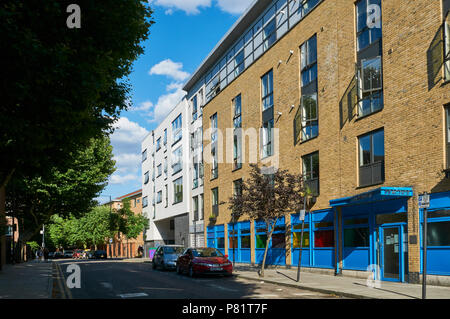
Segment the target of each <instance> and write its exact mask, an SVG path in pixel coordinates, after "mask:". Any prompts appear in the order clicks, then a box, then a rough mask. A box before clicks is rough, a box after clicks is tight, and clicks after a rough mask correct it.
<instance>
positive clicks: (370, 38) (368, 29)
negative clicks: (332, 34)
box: [355, 0, 383, 52]
mask: <svg viewBox="0 0 450 319" xmlns="http://www.w3.org/2000/svg"><path fill="white" fill-rule="evenodd" d="M369 1H373V0H359V1H356V2H355V18H356V21H355V31H356V51H357V52H361V51H364V50H365V49H367V48H368V47H370V46H371V45H372V44H374V43H376V42H377V41H380V40H381V39H382V38H383V14H382V11H381V12H380V14H381V16H380V24H381V27H380V29H381V31H380V32H381V36H380V37H379V38H377V39H375V40H373V39H372V36H373V34H372V32H371V28H369V26H368V25H367V8H368V6H369V5H370V3H369ZM359 3H365V6H364V8H365V10H366V12H365V15H364V17H365V18H366V23H365V24H364V25H365V26H364V27H363V28H362V29H361V30H359V31H358V26H359V20H358V19H359V15H358V4H359ZM379 6H380V8H381V1H380V4H379ZM366 31H368V35H369V36H368V42H367V45H366V46H365V47H363V48H360V47H359V43H360V42H359V36H360V35H362V34H363V33H364V32H366Z"/></svg>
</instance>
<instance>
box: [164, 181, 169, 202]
mask: <svg viewBox="0 0 450 319" xmlns="http://www.w3.org/2000/svg"><path fill="white" fill-rule="evenodd" d="M164 189H165V192H166V205H165V207H167V206H169V186H168V185H167V184H166V185H165V186H164Z"/></svg>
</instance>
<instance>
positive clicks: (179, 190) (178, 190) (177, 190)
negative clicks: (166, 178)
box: [173, 177, 183, 204]
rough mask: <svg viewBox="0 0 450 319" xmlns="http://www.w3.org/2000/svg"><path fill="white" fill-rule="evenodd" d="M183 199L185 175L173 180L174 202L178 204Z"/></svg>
mask: <svg viewBox="0 0 450 319" xmlns="http://www.w3.org/2000/svg"><path fill="white" fill-rule="evenodd" d="M182 201H183V177H180V178H178V179H176V180H175V181H174V182H173V203H174V204H177V203H180V202H182Z"/></svg>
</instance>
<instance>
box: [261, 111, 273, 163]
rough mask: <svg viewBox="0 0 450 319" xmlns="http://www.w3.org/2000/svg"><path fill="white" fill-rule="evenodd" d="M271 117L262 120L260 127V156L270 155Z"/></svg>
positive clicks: (271, 153)
mask: <svg viewBox="0 0 450 319" xmlns="http://www.w3.org/2000/svg"><path fill="white" fill-rule="evenodd" d="M272 133H273V119H271V120H269V121H267V122H264V123H263V127H262V128H261V151H262V154H261V156H262V158H265V157H268V156H272V155H273V149H272V144H273V143H272V142H273V135H272Z"/></svg>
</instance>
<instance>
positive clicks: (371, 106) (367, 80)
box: [358, 56, 383, 117]
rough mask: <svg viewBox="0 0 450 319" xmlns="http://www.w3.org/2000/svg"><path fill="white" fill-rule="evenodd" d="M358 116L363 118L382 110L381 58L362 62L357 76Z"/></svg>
mask: <svg viewBox="0 0 450 319" xmlns="http://www.w3.org/2000/svg"><path fill="white" fill-rule="evenodd" d="M358 83H359V86H360V89H359V98H360V101H359V110H358V116H360V117H361V116H365V115H368V114H371V113H373V112H376V111H378V110H381V109H382V108H383V85H382V66H381V56H379V57H376V58H373V59H368V60H362V61H361V71H360V74H359V81H358Z"/></svg>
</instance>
